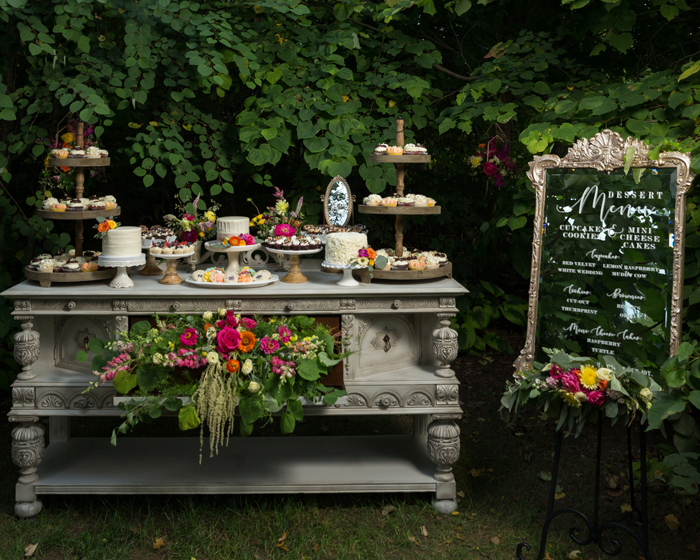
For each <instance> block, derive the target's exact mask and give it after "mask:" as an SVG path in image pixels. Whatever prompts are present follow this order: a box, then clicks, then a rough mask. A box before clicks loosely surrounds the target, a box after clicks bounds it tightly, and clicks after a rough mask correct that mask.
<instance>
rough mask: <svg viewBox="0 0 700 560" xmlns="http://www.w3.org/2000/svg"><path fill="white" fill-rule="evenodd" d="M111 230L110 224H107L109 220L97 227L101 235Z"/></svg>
mask: <svg viewBox="0 0 700 560" xmlns="http://www.w3.org/2000/svg"><path fill="white" fill-rule="evenodd" d="M109 229H110V227H109V223H107V220H105V221H104V222H100V224H99V225H98V226H97V231H99V232H100V233H104V232H105V231H109Z"/></svg>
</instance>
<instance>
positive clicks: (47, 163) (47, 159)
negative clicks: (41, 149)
mask: <svg viewBox="0 0 700 560" xmlns="http://www.w3.org/2000/svg"><path fill="white" fill-rule="evenodd" d="M48 166H49V156H46V159H45V160H44V167H48Z"/></svg>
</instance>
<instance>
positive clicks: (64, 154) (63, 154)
mask: <svg viewBox="0 0 700 560" xmlns="http://www.w3.org/2000/svg"><path fill="white" fill-rule="evenodd" d="M69 155H70V152H69V151H68V150H67V149H65V148H63V149H61V150H56V153H55V154H54V157H55V158H58V159H66V158H67V157H68V156H69Z"/></svg>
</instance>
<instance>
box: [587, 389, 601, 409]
mask: <svg viewBox="0 0 700 560" xmlns="http://www.w3.org/2000/svg"><path fill="white" fill-rule="evenodd" d="M588 402H589V403H591V405H593V406H595V407H598V408H600V407H601V406H603V405H604V404H605V393H603V391H591V392H590V393H588Z"/></svg>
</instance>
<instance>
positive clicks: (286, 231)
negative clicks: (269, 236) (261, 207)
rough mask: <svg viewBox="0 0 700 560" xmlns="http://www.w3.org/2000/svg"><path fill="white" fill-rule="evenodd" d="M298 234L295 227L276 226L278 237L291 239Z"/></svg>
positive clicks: (286, 225) (287, 225)
mask: <svg viewBox="0 0 700 560" xmlns="http://www.w3.org/2000/svg"><path fill="white" fill-rule="evenodd" d="M296 232H297V230H296V229H295V228H294V226H290V225H289V224H279V225H278V226H275V235H277V236H284V237H291V236H292V235H294V234H295V233H296Z"/></svg>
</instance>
